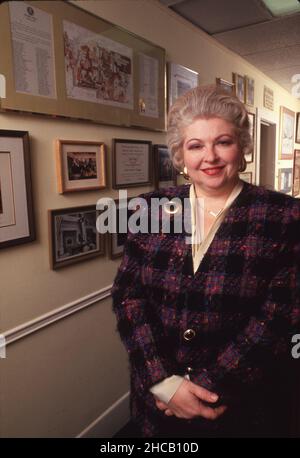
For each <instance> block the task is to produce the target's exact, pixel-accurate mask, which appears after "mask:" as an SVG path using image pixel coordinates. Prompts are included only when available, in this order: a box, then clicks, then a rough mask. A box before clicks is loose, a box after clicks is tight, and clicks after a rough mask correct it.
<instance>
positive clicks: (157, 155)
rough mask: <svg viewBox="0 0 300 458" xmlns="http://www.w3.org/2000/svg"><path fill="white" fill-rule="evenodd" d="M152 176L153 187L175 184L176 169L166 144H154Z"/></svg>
mask: <svg viewBox="0 0 300 458" xmlns="http://www.w3.org/2000/svg"><path fill="white" fill-rule="evenodd" d="M153 150H154V164H155V166H154V176H155V187H156V189H159V188H167V187H168V186H175V184H176V170H175V169H174V167H173V163H172V160H171V157H170V153H169V151H168V147H167V146H166V145H154V147H153Z"/></svg>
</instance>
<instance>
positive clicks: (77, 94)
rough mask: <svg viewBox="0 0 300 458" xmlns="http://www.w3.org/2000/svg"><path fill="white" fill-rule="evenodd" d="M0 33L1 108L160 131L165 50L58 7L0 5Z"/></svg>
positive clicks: (94, 17)
mask: <svg viewBox="0 0 300 458" xmlns="http://www.w3.org/2000/svg"><path fill="white" fill-rule="evenodd" d="M0 30H1V42H3V43H5V44H6V46H5V47H4V48H3V49H2V51H1V54H0V75H3V76H4V78H5V80H6V83H7V84H6V97H5V98H3V99H1V101H0V102H1V108H2V109H4V110H14V111H16V110H20V111H21V112H29V113H36V114H39V115H41V114H43V115H47V116H55V117H63V118H75V119H78V120H90V121H92V122H96V123H101V124H108V125H117V126H126V127H141V128H145V129H151V130H158V131H164V130H165V111H166V107H165V99H166V85H165V64H166V52H165V49H163V48H162V47H160V46H158V45H156V44H154V43H152V42H150V41H148V40H145V39H144V38H142V37H139V36H137V35H134V34H133V33H131V32H127V31H126V30H125V29H123V28H121V27H118V26H117V25H114V24H112V23H110V22H108V21H106V20H105V19H102V18H100V17H99V16H97V15H95V14H92V13H90V12H88V11H85V10H83V9H82V8H79V7H78V6H77V5H73V4H71V3H69V2H61V1H55V2H52V1H42V0H36V1H32V0H27V1H25V2H15V1H12V2H1V4H0ZM20 30H22V33H20ZM34 37H40V39H35V38H34ZM41 37H42V38H41ZM20 49H22V52H21V51H20ZM32 56H38V58H33V57H32ZM28 62H30V65H27V63H28ZM141 101H142V104H141ZM141 108H142V109H141Z"/></svg>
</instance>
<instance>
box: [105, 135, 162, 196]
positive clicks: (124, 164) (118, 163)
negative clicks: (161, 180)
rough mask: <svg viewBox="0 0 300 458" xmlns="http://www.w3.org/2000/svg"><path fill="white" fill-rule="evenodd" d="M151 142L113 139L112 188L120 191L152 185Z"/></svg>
mask: <svg viewBox="0 0 300 458" xmlns="http://www.w3.org/2000/svg"><path fill="white" fill-rule="evenodd" d="M152 167H153V160H152V142H150V141H146V140H125V139H120V138H115V139H113V143H112V179H113V188H114V189H122V188H129V187H135V186H146V185H151V184H152Z"/></svg>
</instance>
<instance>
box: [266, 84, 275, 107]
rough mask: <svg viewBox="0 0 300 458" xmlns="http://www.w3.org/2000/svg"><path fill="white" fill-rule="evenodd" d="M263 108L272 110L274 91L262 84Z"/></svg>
mask: <svg viewBox="0 0 300 458" xmlns="http://www.w3.org/2000/svg"><path fill="white" fill-rule="evenodd" d="M264 108H268V110H274V91H273V90H272V89H270V88H269V87H267V86H264Z"/></svg>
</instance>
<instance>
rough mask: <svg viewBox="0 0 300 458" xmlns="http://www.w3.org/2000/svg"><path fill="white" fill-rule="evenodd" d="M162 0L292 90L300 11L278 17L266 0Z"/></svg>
mask: <svg viewBox="0 0 300 458" xmlns="http://www.w3.org/2000/svg"><path fill="white" fill-rule="evenodd" d="M284 1H286V0H282V2H284ZM160 2H161V3H163V4H164V5H165V6H167V7H169V8H170V9H171V10H173V11H175V12H176V13H178V14H179V15H180V16H182V17H184V18H185V19H187V20H188V21H190V22H191V23H193V24H194V25H195V26H197V27H199V28H200V29H202V30H204V31H205V32H206V33H208V34H209V35H211V36H212V37H214V38H215V39H216V40H218V41H219V42H220V43H222V44H223V45H224V46H225V47H226V48H229V49H230V50H232V51H233V52H235V53H237V54H239V55H240V56H242V57H243V58H244V59H246V60H247V61H249V62H250V63H251V64H253V65H254V66H255V67H257V68H259V69H260V70H261V71H262V72H264V73H265V74H266V75H268V76H269V77H270V78H272V79H273V80H274V81H276V82H277V83H278V84H279V85H281V86H282V87H283V88H285V89H286V90H287V91H289V92H290V93H292V87H293V86H294V84H295V81H294V82H292V81H291V79H292V77H293V75H296V74H300V12H299V13H293V14H289V15H286V16H281V17H275V16H273V14H272V13H271V12H270V11H269V10H268V8H267V7H266V6H265V4H264V3H263V1H262V0H160ZM297 2H300V0H295V3H296V5H297V6H298V3H297ZM297 6H296V7H297ZM299 10H300V3H299Z"/></svg>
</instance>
